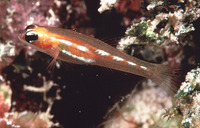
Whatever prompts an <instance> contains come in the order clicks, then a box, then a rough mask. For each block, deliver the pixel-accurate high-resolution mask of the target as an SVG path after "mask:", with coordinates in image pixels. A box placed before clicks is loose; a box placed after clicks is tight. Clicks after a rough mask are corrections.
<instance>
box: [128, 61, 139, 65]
mask: <svg viewBox="0 0 200 128" xmlns="http://www.w3.org/2000/svg"><path fill="white" fill-rule="evenodd" d="M127 63H128V64H129V65H132V66H136V65H137V64H136V63H133V62H130V61H128V62H127Z"/></svg>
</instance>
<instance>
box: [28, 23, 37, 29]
mask: <svg viewBox="0 0 200 128" xmlns="http://www.w3.org/2000/svg"><path fill="white" fill-rule="evenodd" d="M36 27H38V26H37V25H35V24H32V25H29V26H27V27H26V30H29V29H34V28H36Z"/></svg>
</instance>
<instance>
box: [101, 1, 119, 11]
mask: <svg viewBox="0 0 200 128" xmlns="http://www.w3.org/2000/svg"><path fill="white" fill-rule="evenodd" d="M116 1H117V0H101V2H100V5H101V7H99V9H98V11H99V12H100V13H102V12H104V11H105V10H108V9H110V8H111V7H112V6H113V4H115V3H116Z"/></svg>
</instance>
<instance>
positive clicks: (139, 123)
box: [105, 81, 179, 128]
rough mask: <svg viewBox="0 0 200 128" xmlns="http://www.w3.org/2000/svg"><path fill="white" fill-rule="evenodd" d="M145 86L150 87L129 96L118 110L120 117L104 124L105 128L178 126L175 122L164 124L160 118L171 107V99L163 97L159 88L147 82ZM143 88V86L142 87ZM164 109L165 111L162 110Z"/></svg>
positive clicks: (164, 121) (171, 127) (163, 120)
mask: <svg viewBox="0 0 200 128" xmlns="http://www.w3.org/2000/svg"><path fill="white" fill-rule="evenodd" d="M146 84H147V85H146V86H149V85H151V84H152V85H151V86H152V87H149V88H146V89H143V90H142V91H139V92H136V90H135V94H131V96H130V97H129V98H128V100H127V102H126V103H125V104H124V105H123V107H122V108H118V109H117V110H118V112H119V113H120V116H114V117H113V118H111V119H110V120H108V121H107V122H106V123H105V128H129V127H133V128H151V127H168V128H173V127H177V126H179V123H178V122H176V121H178V120H177V119H176V120H171V121H169V122H167V123H166V121H167V120H166V119H163V118H162V116H163V114H164V113H165V109H170V108H171V107H172V98H171V97H170V96H167V95H165V93H160V92H162V90H161V88H156V87H154V85H153V83H152V82H150V81H149V82H147V83H146ZM143 86H144V85H143ZM164 108H165V109H164Z"/></svg>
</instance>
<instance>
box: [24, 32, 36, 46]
mask: <svg viewBox="0 0 200 128" xmlns="http://www.w3.org/2000/svg"><path fill="white" fill-rule="evenodd" d="M25 40H26V41H27V42H29V43H31V44H32V43H34V42H36V41H37V40H38V34H37V33H36V32H35V31H28V32H26V34H25Z"/></svg>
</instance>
